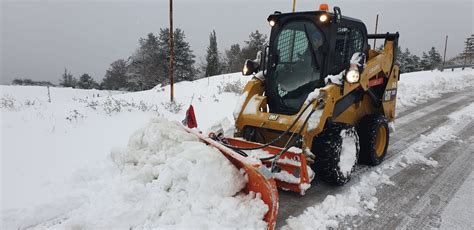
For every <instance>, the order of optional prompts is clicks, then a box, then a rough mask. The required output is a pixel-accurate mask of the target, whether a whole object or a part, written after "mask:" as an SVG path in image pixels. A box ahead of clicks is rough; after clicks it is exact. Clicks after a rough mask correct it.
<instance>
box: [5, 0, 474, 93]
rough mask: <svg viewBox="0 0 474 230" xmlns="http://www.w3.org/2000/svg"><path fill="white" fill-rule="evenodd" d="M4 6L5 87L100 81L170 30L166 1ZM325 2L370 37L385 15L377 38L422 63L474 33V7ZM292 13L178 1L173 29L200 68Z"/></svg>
mask: <svg viewBox="0 0 474 230" xmlns="http://www.w3.org/2000/svg"><path fill="white" fill-rule="evenodd" d="M0 1H1V5H0V8H1V17H0V20H1V31H0V41H1V47H0V54H1V56H0V63H1V64H0V70H1V71H0V74H1V75H0V78H1V82H0V83H2V84H6V83H10V82H11V81H12V80H13V79H14V78H31V79H34V80H47V81H52V82H53V83H57V82H58V79H59V78H60V77H61V74H62V73H63V72H64V68H65V67H66V68H67V69H68V70H69V71H70V72H71V73H72V74H73V75H74V76H76V77H78V76H79V75H81V74H83V73H89V74H91V75H92V76H93V77H94V78H95V79H96V80H101V79H102V78H103V76H104V74H105V70H106V69H107V68H108V66H109V64H110V63H111V62H113V61H114V60H117V59H119V58H125V59H126V58H128V57H129V56H130V55H131V54H132V52H133V51H134V50H135V49H136V48H137V46H138V39H139V38H140V37H144V36H146V34H147V33H149V32H153V33H157V32H158V31H159V29H160V28H163V27H167V26H168V1H167V0H155V1H137V0H135V1H131V0H129V1H116V0H112V1H111V0H108V1H105V0H102V1H44V0H34V1H5V0H0ZM321 2H322V1H303V0H297V7H296V8H297V11H311V10H316V9H317V8H318V5H319V3H321ZM324 2H327V3H329V5H330V9H332V7H333V6H335V5H337V6H339V7H340V8H341V11H342V14H343V15H347V16H350V17H354V18H359V19H361V20H362V21H364V22H365V23H366V26H367V29H368V31H369V33H371V32H373V31H374V29H375V17H376V14H377V13H378V14H379V15H380V16H379V17H380V18H379V29H378V31H379V32H381V33H385V32H396V31H398V32H399V33H400V45H401V46H402V48H409V49H410V51H411V52H412V53H414V54H417V55H421V53H422V52H423V51H427V50H428V49H430V48H431V46H435V47H436V48H437V49H438V50H439V51H440V52H442V51H443V49H444V39H445V36H446V35H449V41H448V52H447V56H448V57H453V56H455V55H457V54H458V53H459V52H461V51H462V49H463V43H464V40H465V38H467V37H468V36H469V35H470V34H472V33H473V30H474V29H473V21H474V18H473V11H474V5H473V1H469V0H454V1H453V0H445V1H439V0H438V1H427V0H411V1H406V0H404V1H400V0H390V1H382V0H372V1H368V0H366V1H354V0H346V1H324ZM291 5H292V1H291V0H261V1H258V0H254V1H251V0H240V1H238V0H212V1H211V0H195V1H190V0H174V12H175V14H174V20H175V22H174V25H175V27H179V28H181V29H182V30H184V33H185V35H186V39H187V41H188V42H189V43H190V45H191V48H192V50H194V54H195V55H196V56H197V58H196V61H197V62H198V63H199V62H201V60H203V59H204V54H205V50H206V47H207V46H208V44H209V33H210V32H211V31H212V30H213V29H215V30H216V33H217V42H218V46H219V50H220V51H221V52H223V51H224V50H225V49H227V48H228V47H229V46H230V45H231V44H234V43H240V44H242V43H243V41H244V40H246V39H247V38H248V34H249V33H250V32H251V31H255V30H256V29H258V30H260V31H262V32H264V33H268V32H269V26H268V23H267V21H266V18H267V16H268V15H269V14H271V13H272V12H274V11H275V10H278V11H282V12H288V11H291ZM370 43H371V44H372V42H370Z"/></svg>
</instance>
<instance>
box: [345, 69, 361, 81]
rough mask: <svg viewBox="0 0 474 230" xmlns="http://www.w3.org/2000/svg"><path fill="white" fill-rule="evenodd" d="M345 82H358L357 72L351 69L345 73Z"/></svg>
mask: <svg viewBox="0 0 474 230" xmlns="http://www.w3.org/2000/svg"><path fill="white" fill-rule="evenodd" d="M346 81H347V82H349V83H357V82H359V70H357V69H351V70H349V72H347V73H346Z"/></svg>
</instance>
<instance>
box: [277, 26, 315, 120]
mask: <svg viewBox="0 0 474 230" xmlns="http://www.w3.org/2000/svg"><path fill="white" fill-rule="evenodd" d="M323 41H324V40H323V36H322V33H321V32H320V31H319V30H318V29H317V28H316V26H315V25H314V24H313V23H311V22H307V21H295V22H290V23H288V24H286V25H284V26H283V28H282V29H281V31H280V33H279V34H278V35H277V37H276V39H275V43H274V45H273V47H272V48H273V50H274V53H275V54H276V55H275V57H276V60H275V63H274V64H276V65H275V67H274V71H272V72H273V74H271V75H272V76H271V80H270V84H268V86H269V87H270V88H269V90H270V91H273V93H271V94H272V96H271V97H275V98H272V99H270V109H271V110H274V111H275V112H283V113H285V112H286V113H296V112H297V111H299V109H300V107H301V106H302V104H303V103H304V101H305V99H306V97H307V95H308V94H309V93H310V92H312V91H313V90H314V89H315V88H316V87H317V86H318V85H319V83H320V63H321V61H322V56H321V54H320V53H319V52H318V48H319V47H320V46H321V45H322V44H323Z"/></svg>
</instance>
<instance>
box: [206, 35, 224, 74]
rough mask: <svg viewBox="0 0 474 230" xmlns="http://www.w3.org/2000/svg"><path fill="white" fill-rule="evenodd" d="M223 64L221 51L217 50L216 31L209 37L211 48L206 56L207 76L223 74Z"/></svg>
mask: <svg viewBox="0 0 474 230" xmlns="http://www.w3.org/2000/svg"><path fill="white" fill-rule="evenodd" d="M221 70H222V67H221V64H220V62H219V50H218V49H217V37H216V31H214V30H213V31H212V33H211V34H210V35H209V46H208V47H207V54H206V72H205V76H206V77H209V76H214V75H219V74H221Z"/></svg>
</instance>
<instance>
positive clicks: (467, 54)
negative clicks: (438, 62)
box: [461, 34, 474, 66]
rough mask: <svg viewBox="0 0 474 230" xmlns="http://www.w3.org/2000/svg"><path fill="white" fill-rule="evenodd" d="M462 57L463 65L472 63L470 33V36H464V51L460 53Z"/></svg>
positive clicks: (473, 36) (473, 50) (473, 39)
mask: <svg viewBox="0 0 474 230" xmlns="http://www.w3.org/2000/svg"><path fill="white" fill-rule="evenodd" d="M461 56H462V58H463V59H464V61H463V64H464V66H467V65H471V64H472V57H473V56H474V34H471V37H468V38H466V41H465V42H464V51H463V52H462V54H461Z"/></svg>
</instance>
